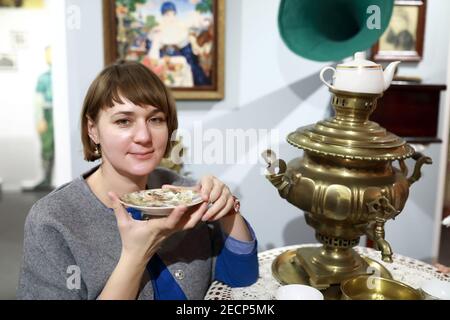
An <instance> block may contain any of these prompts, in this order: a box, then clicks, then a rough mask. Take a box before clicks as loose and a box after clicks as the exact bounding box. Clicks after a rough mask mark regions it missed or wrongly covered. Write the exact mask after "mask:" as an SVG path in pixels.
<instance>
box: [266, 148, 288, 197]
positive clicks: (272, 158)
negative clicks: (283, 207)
mask: <svg viewBox="0 0 450 320" xmlns="http://www.w3.org/2000/svg"><path fill="white" fill-rule="evenodd" d="M261 156H262V157H263V158H264V161H266V163H267V168H266V169H267V171H268V172H269V174H266V178H267V180H269V181H270V183H272V184H273V185H274V186H275V188H277V189H278V192H279V194H280V196H281V197H283V198H286V197H287V195H288V194H289V189H290V183H289V181H286V179H285V177H284V174H285V173H286V169H287V166H286V162H285V161H284V160H283V159H277V155H276V153H275V152H273V151H272V150H270V149H269V150H266V151H264V152H263V153H262V154H261ZM277 168H278V173H277V172H276V169H277Z"/></svg>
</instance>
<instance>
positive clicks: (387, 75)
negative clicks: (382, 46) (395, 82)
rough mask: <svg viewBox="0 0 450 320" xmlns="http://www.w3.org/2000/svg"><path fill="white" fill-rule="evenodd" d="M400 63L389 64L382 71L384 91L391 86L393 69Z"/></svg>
mask: <svg viewBox="0 0 450 320" xmlns="http://www.w3.org/2000/svg"><path fill="white" fill-rule="evenodd" d="M399 63H400V61H394V62H391V63H390V64H389V65H388V66H387V67H386V69H384V72H383V77H384V90H387V89H388V88H389V86H390V85H391V82H392V79H393V78H394V74H395V69H397V66H398V65H399Z"/></svg>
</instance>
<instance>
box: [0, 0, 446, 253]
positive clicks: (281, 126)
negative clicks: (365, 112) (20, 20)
mask: <svg viewBox="0 0 450 320" xmlns="http://www.w3.org/2000/svg"><path fill="white" fill-rule="evenodd" d="M61 3H63V4H62V5H61ZM278 6H279V0H265V1H259V0H245V1H240V0H228V1H226V39H225V44H226V45H225V79H226V86H225V99H224V100H222V101H209V102H208V101H203V102H201V101H180V102H178V110H179V119H180V121H179V122H180V127H181V128H183V129H185V130H186V132H188V133H191V134H192V135H194V131H195V128H199V127H201V128H202V129H203V130H204V131H205V130H207V129H218V130H219V132H222V133H223V134H224V135H225V132H226V130H227V129H238V128H241V129H244V130H249V129H255V128H256V129H265V130H274V131H272V132H273V133H274V135H273V136H272V138H273V139H275V140H278V142H279V145H278V149H279V154H280V156H281V157H282V158H283V159H285V160H291V159H293V158H295V157H298V156H301V152H300V151H299V150H296V149H294V148H293V147H291V146H289V145H288V144H287V143H286V142H285V136H286V135H287V134H288V133H289V132H291V131H293V130H295V129H296V128H297V127H299V126H303V125H307V124H310V123H314V122H316V121H319V120H321V119H323V118H324V117H325V116H328V115H329V112H330V111H329V97H330V96H329V92H328V91H327V89H326V88H325V87H324V86H323V85H322V83H321V82H320V80H319V78H318V73H319V72H320V70H321V68H322V67H324V66H326V65H329V64H332V63H329V64H328V63H318V62H313V61H309V60H306V59H303V58H301V57H298V56H296V55H294V54H293V53H292V52H290V51H289V50H288V49H287V48H286V46H285V45H284V43H283V42H282V40H281V38H280V36H279V34H278V31H277V23H276V22H277V11H278ZM68 9H69V10H68ZM74 9H76V10H75V12H77V10H78V9H79V13H80V15H79V17H80V22H81V23H80V24H79V28H67V22H68V20H70V19H71V18H73V17H74V16H73V12H74ZM55 10H56V11H59V13H60V16H59V17H60V19H61V20H60V21H59V22H58V23H59V25H60V26H61V25H64V24H66V28H65V29H64V28H63V29H62V31H61V32H62V34H61V35H60V37H59V40H55V41H58V43H59V50H58V52H59V53H58V55H59V58H56V57H55V59H59V61H60V62H61V65H60V69H59V71H58V72H59V78H58V81H57V83H58V85H59V86H60V88H61V90H57V92H55V99H59V101H60V102H61V107H60V108H59V111H60V116H59V117H58V121H60V123H61V125H60V126H59V129H58V130H60V131H59V135H58V139H60V143H59V144H58V145H57V156H58V152H59V154H60V155H61V156H62V157H66V159H65V161H60V162H59V165H58V170H59V172H60V174H59V175H58V178H57V180H56V183H57V184H61V183H64V182H66V181H69V180H70V179H71V178H73V177H75V176H77V175H79V174H80V173H82V172H83V171H85V170H87V169H88V168H90V167H91V166H92V165H93V164H89V163H86V162H84V161H83V159H82V153H81V144H80V139H79V120H78V117H79V112H80V108H81V103H82V100H83V98H84V94H85V92H86V90H87V87H88V86H89V84H90V82H91V81H92V80H93V78H94V77H95V75H96V74H97V73H98V72H99V71H100V70H101V68H102V67H103V40H102V33H103V30H102V23H101V21H102V10H101V1H99V0H97V1H92V0H78V1H75V0H66V1H60V2H59V4H58V7H57V8H56V7H55ZM56 11H55V12H56ZM68 12H69V14H68ZM448 13H450V2H448V1H446V0H430V1H429V3H428V11H427V25H426V35H425V48H424V59H423V61H422V62H420V63H418V64H414V65H409V66H404V65H402V66H401V67H400V71H401V72H404V73H405V74H406V73H407V74H411V75H420V76H422V78H423V79H425V80H427V81H428V82H433V83H442V82H444V81H445V79H447V61H448V52H449V51H448V47H449V45H448V44H449V35H448V34H445V32H444V31H442V30H449V29H450V21H449V20H448V17H447V15H448ZM63 17H64V19H65V20H64V19H63ZM445 99H446V96H445V95H443V97H442V107H441V115H442V117H441V119H440V137H441V138H442V139H443V141H444V143H445V142H446V141H447V137H446V136H447V133H448V124H447V121H446V119H447V113H445V112H446V109H447V108H444V105H445V103H444V102H445ZM447 106H448V103H447ZM444 111H445V112H444ZM2 112H5V111H4V109H2ZM55 125H56V124H55ZM1 132H3V131H1ZM1 134H2V135H3V133H1ZM201 143H203V146H207V145H208V141H203V142H201ZM443 146H444V144H432V145H428V146H421V148H422V149H423V152H424V153H426V154H428V155H430V156H431V157H432V158H433V160H434V164H433V166H432V167H426V168H424V170H423V178H422V180H421V181H420V182H419V183H417V184H416V185H414V186H413V188H412V190H411V195H410V199H409V201H408V203H407V205H406V207H405V209H404V213H403V214H402V215H400V216H399V217H398V218H397V219H396V220H395V221H394V222H389V223H388V226H387V235H386V237H387V239H388V240H389V241H390V242H391V244H392V247H393V249H394V251H395V252H399V253H402V254H405V255H408V256H411V257H415V258H418V259H430V258H431V257H433V256H435V252H436V250H437V245H438V244H437V241H436V234H435V229H436V225H438V223H439V213H440V206H441V202H442V189H443V178H442V177H443V173H445V172H444V170H445V168H444V167H445V166H444V165H443V164H444V163H445V155H446V148H444V147H443ZM58 148H59V151H58ZM264 148H265V139H264V137H262V138H261V139H259V140H258V143H257V144H255V145H252V146H251V147H249V148H248V150H247V151H248V154H254V155H255V157H257V158H258V156H259V153H260V151H262V150H263V149H264ZM444 149H445V150H444ZM410 165H411V163H410ZM8 168H15V170H18V169H17V168H16V166H15V165H14V164H10V166H9V167H8ZM263 169H264V166H263V164H262V163H261V162H257V163H246V164H240V165H227V164H209V165H206V164H189V165H186V167H185V170H186V171H189V172H191V175H192V176H194V177H200V176H202V175H203V174H207V173H211V174H214V175H216V176H218V177H220V178H221V179H222V180H223V181H225V182H226V183H227V184H228V185H229V186H230V187H231V188H232V190H233V191H234V193H235V194H236V195H237V196H238V197H239V198H240V199H241V202H242V212H243V214H244V215H245V217H246V218H247V219H248V220H249V221H250V222H251V223H252V225H253V227H254V229H255V230H256V233H257V235H258V238H259V246H260V249H261V250H265V249H269V248H273V247H279V246H283V245H289V244H297V243H306V242H315V240H314V234H313V230H312V228H310V227H309V226H307V225H306V224H305V222H304V219H303V215H302V213H301V211H300V210H298V209H296V208H294V207H293V206H291V205H290V204H288V203H287V202H286V201H284V200H282V199H281V198H280V197H279V196H278V193H277V192H276V190H275V189H274V188H273V187H272V186H271V185H270V184H269V183H268V181H266V179H265V178H264V176H263V174H262V173H263ZM3 171H4V170H3ZM4 174H5V173H4V172H1V171H0V176H2V175H4Z"/></svg>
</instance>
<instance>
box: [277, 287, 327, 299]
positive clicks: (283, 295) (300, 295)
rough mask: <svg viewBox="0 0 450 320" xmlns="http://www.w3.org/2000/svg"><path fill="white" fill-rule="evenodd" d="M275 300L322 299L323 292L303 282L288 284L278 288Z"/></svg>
mask: <svg viewBox="0 0 450 320" xmlns="http://www.w3.org/2000/svg"><path fill="white" fill-rule="evenodd" d="M275 298H276V299H277V300H323V294H322V292H320V291H319V290H317V289H316V288H314V287H310V286H306V285H303V284H288V285H285V286H281V287H279V288H278V290H277V292H276V294H275Z"/></svg>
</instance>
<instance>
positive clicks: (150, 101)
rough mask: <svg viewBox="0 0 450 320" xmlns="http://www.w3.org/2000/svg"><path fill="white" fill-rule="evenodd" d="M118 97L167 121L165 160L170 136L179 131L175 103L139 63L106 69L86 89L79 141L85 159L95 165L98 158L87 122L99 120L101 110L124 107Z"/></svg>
mask: <svg viewBox="0 0 450 320" xmlns="http://www.w3.org/2000/svg"><path fill="white" fill-rule="evenodd" d="M120 96H122V97H124V98H127V99H128V100H130V101H131V102H133V103H134V104H136V105H139V106H141V107H142V106H144V105H151V106H153V107H155V108H158V109H159V110H161V111H162V112H163V113H164V114H165V116H166V119H167V127H168V131H169V138H168V142H167V148H166V152H165V156H166V157H167V156H168V154H169V153H170V150H171V148H172V141H171V136H172V133H173V132H174V131H175V130H176V129H177V128H178V119H177V110H176V107H175V100H174V99H173V97H172V94H171V93H170V91H169V89H168V88H167V87H166V86H165V85H164V83H163V82H162V81H161V80H160V79H159V78H158V76H157V75H156V74H154V73H153V72H152V71H151V70H149V69H148V68H147V67H145V66H144V65H142V64H140V63H138V62H130V61H119V62H117V63H115V64H112V65H110V66H107V67H106V68H105V69H103V71H102V72H100V74H99V75H98V76H97V77H96V78H95V80H94V81H93V82H92V84H91V86H90V87H89V89H88V91H87V94H86V97H85V99H84V102H83V109H82V111H81V141H82V143H83V152H84V159H85V160H87V161H95V160H97V159H99V158H101V156H100V155H97V154H95V152H94V151H95V147H96V146H95V143H94V142H93V141H92V140H91V138H90V137H89V133H88V119H91V120H92V121H94V122H97V120H98V114H99V112H100V110H101V109H104V108H107V107H109V108H111V107H113V106H114V102H117V103H123V101H121V99H120Z"/></svg>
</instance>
